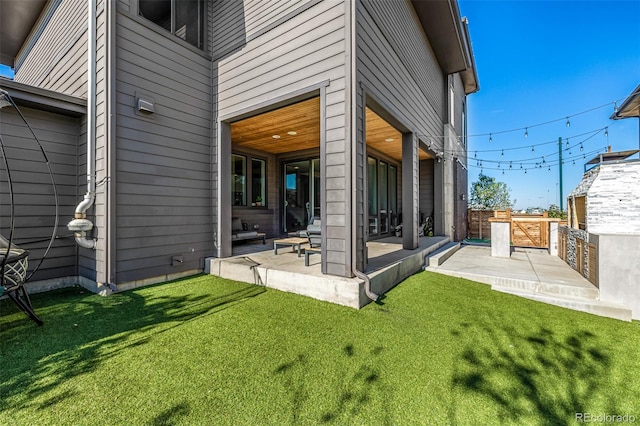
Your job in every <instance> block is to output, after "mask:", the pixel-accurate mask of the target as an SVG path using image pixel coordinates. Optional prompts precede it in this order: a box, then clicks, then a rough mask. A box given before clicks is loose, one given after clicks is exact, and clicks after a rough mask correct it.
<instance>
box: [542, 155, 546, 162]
mask: <svg viewBox="0 0 640 426" xmlns="http://www.w3.org/2000/svg"><path fill="white" fill-rule="evenodd" d="M542 164H547V161H546V160H545V159H544V155H543V156H542Z"/></svg>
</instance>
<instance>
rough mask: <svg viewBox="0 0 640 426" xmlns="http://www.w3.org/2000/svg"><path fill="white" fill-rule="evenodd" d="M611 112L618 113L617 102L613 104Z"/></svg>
mask: <svg viewBox="0 0 640 426" xmlns="http://www.w3.org/2000/svg"><path fill="white" fill-rule="evenodd" d="M613 112H614V113H617V112H618V101H616V102H614V103H613Z"/></svg>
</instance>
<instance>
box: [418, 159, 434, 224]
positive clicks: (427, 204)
mask: <svg viewBox="0 0 640 426" xmlns="http://www.w3.org/2000/svg"><path fill="white" fill-rule="evenodd" d="M433 162H434V160H422V161H420V185H419V187H420V195H419V196H420V203H419V209H420V211H421V212H422V213H424V215H425V217H427V216H430V215H431V213H435V212H434V211H433V209H434V203H433V201H434V192H433V184H434V181H433V173H434V167H433Z"/></svg>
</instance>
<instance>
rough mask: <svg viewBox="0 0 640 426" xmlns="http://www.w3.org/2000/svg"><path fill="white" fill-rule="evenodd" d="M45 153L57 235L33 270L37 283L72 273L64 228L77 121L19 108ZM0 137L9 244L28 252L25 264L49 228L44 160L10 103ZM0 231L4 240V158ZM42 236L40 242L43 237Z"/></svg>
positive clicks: (35, 257)
mask: <svg viewBox="0 0 640 426" xmlns="http://www.w3.org/2000/svg"><path fill="white" fill-rule="evenodd" d="M20 110H21V111H22V113H23V114H24V116H25V118H26V119H27V121H28V122H29V124H30V125H31V127H32V128H33V130H34V132H35V134H36V135H37V136H38V139H39V140H40V142H41V143H42V145H43V146H44V149H45V150H46V152H47V155H48V158H49V161H50V163H51V168H52V170H53V173H54V179H55V183H56V188H57V191H58V197H59V214H60V220H59V226H58V228H57V230H55V234H56V235H57V236H59V237H60V238H58V239H57V240H56V241H55V242H54V244H53V246H52V248H51V250H50V252H49V254H48V255H47V258H46V259H45V260H44V262H43V263H42V266H41V267H40V269H39V271H38V272H37V273H36V274H35V275H34V276H33V277H32V278H31V281H37V280H42V279H49V278H60V277H65V276H74V275H76V274H77V270H76V244H75V241H74V240H73V237H72V236H70V233H69V231H67V229H66V226H65V225H66V223H67V222H68V220H67V219H68V218H71V217H73V211H74V208H75V204H76V196H77V193H76V188H77V186H76V179H77V162H78V159H77V144H78V137H79V133H80V124H79V121H80V120H79V119H77V118H72V117H67V116H64V115H59V114H54V113H49V112H43V111H38V110H35V109H31V108H25V107H20ZM0 135H1V136H2V140H3V142H4V144H5V150H6V154H7V158H8V160H9V168H10V170H11V177H12V180H13V190H14V194H15V231H14V243H15V244H17V245H19V246H20V247H22V248H25V249H27V250H29V251H30V255H29V266H30V268H29V269H30V270H31V269H32V268H34V267H35V266H36V265H37V264H38V263H39V262H40V259H41V258H42V255H43V254H44V251H45V249H46V247H47V245H48V243H49V241H48V239H49V238H51V234H52V232H53V231H54V229H53V225H54V223H55V198H54V196H53V188H52V186H51V180H50V177H49V173H48V170H47V167H46V163H45V159H44V157H43V156H42V154H41V152H40V148H39V147H38V145H37V143H36V141H35V140H34V138H33V136H32V135H31V132H30V131H29V129H28V128H27V127H26V126H25V124H24V122H23V121H22V119H21V118H20V116H19V115H18V113H17V112H15V110H14V109H13V108H12V107H7V108H3V109H2V110H0ZM0 181H1V185H0V190H1V197H2V207H1V209H0V214H1V217H0V225H1V226H0V232H2V235H4V236H5V237H6V238H9V217H10V208H9V194H8V185H7V175H6V169H5V166H4V161H0ZM43 240H44V241H43Z"/></svg>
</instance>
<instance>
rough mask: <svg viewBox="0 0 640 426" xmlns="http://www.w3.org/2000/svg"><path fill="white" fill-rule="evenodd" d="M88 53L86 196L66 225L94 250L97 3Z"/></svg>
mask: <svg viewBox="0 0 640 426" xmlns="http://www.w3.org/2000/svg"><path fill="white" fill-rule="evenodd" d="M88 3H89V4H88V8H89V10H88V14H87V19H88V28H87V38H88V40H87V41H88V43H87V44H88V49H87V50H88V54H87V74H88V75H87V193H86V194H85V195H84V199H83V200H82V201H81V202H80V204H78V206H77V207H76V210H75V214H74V219H73V220H72V221H71V222H69V223H68V224H67V227H68V228H69V230H70V231H73V232H74V233H75V238H76V243H77V244H78V245H79V246H80V247H84V248H88V249H95V248H96V240H95V239H93V238H91V239H89V238H87V232H88V231H91V229H93V223H91V221H90V220H88V219H87V210H89V208H91V206H93V203H94V201H95V198H96V179H95V174H96V170H95V169H96V166H95V158H94V157H95V150H96V0H89V2H88Z"/></svg>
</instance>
